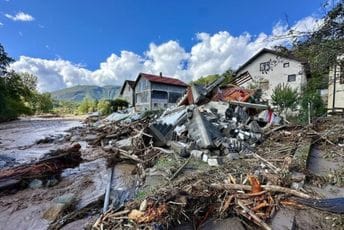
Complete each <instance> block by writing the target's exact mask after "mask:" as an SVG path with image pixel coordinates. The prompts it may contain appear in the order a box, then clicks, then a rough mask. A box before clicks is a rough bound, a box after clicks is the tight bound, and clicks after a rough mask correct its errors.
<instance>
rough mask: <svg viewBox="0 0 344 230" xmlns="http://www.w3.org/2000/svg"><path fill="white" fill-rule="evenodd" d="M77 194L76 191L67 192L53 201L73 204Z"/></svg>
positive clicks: (68, 204)
mask: <svg viewBox="0 0 344 230" xmlns="http://www.w3.org/2000/svg"><path fill="white" fill-rule="evenodd" d="M75 199H76V195H75V194H74V193H66V194H63V195H62V196H59V197H56V198H55V199H54V200H53V201H54V202H55V203H58V204H64V205H67V206H71V205H73V204H74V203H75Z"/></svg>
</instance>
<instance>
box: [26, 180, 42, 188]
mask: <svg viewBox="0 0 344 230" xmlns="http://www.w3.org/2000/svg"><path fill="white" fill-rule="evenodd" d="M42 187H43V181H41V180H38V179H34V180H32V181H31V182H30V184H29V188H32V189H36V188H42Z"/></svg>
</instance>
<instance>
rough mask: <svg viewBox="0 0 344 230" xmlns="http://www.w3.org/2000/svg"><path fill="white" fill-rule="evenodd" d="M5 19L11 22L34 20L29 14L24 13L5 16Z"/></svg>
mask: <svg viewBox="0 0 344 230" xmlns="http://www.w3.org/2000/svg"><path fill="white" fill-rule="evenodd" d="M5 17H7V18H9V19H11V20H13V21H23V22H30V21H33V20H35V18H34V17H32V16H31V15H30V14H27V13H24V12H22V11H21V12H18V13H17V14H16V15H11V14H5Z"/></svg>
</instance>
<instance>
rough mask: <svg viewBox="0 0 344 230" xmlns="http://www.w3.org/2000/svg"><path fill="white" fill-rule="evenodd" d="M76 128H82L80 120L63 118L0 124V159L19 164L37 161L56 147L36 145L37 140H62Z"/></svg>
mask: <svg viewBox="0 0 344 230" xmlns="http://www.w3.org/2000/svg"><path fill="white" fill-rule="evenodd" d="M76 126H81V123H80V120H78V119H63V118H49V119H42V118H31V119H30V118H26V119H20V120H16V121H11V122H5V123H0V157H9V158H14V160H15V161H16V162H17V163H26V162H30V161H32V160H37V159H38V158H41V157H42V156H43V155H44V154H45V153H47V152H49V150H51V149H53V148H54V147H56V146H54V144H42V145H34V144H35V142H36V141H37V140H40V139H43V138H45V137H49V136H50V137H57V138H58V137H60V138H61V137H63V135H65V134H66V130H68V129H70V128H73V127H76ZM0 160H1V158H0ZM0 166H1V164H0Z"/></svg>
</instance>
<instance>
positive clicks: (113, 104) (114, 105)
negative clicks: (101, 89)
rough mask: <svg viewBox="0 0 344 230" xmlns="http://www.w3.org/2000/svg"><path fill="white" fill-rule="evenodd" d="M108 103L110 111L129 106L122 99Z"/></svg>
mask: <svg viewBox="0 0 344 230" xmlns="http://www.w3.org/2000/svg"><path fill="white" fill-rule="evenodd" d="M110 103H111V107H112V111H117V110H119V109H123V108H128V106H129V103H128V102H127V101H126V100H124V99H122V98H116V99H115V100H111V102H110Z"/></svg>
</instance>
